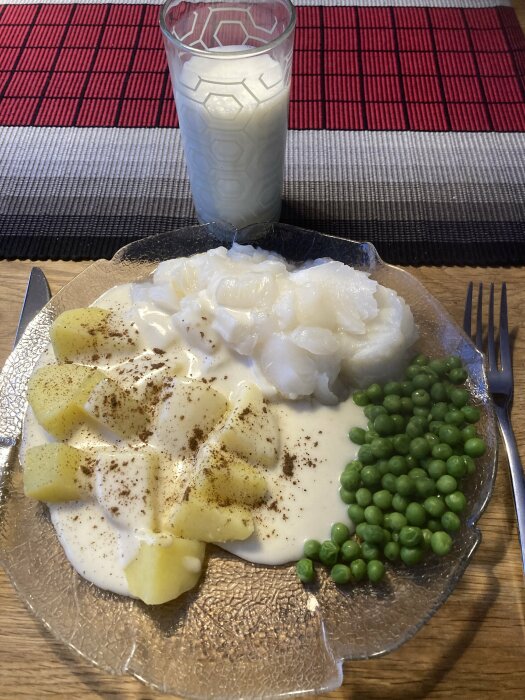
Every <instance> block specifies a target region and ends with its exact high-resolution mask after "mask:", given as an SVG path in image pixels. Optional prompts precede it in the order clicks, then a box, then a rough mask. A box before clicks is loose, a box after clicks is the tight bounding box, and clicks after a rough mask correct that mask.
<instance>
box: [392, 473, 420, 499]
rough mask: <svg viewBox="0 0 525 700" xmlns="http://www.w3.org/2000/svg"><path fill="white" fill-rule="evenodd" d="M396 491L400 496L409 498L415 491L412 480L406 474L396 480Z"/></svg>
mask: <svg viewBox="0 0 525 700" xmlns="http://www.w3.org/2000/svg"><path fill="white" fill-rule="evenodd" d="M396 491H397V493H398V494H399V495H400V496H411V495H412V494H413V493H414V491H415V485H414V480H413V479H411V478H410V477H409V476H408V474H401V476H398V477H397V478H396Z"/></svg>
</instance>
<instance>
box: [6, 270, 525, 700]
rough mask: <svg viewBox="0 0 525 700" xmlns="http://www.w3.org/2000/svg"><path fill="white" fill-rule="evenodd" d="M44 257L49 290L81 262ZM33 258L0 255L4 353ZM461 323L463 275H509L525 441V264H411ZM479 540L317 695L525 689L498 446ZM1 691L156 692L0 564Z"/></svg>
mask: <svg viewBox="0 0 525 700" xmlns="http://www.w3.org/2000/svg"><path fill="white" fill-rule="evenodd" d="M41 266H42V267H43V269H44V270H45V272H46V274H47V275H48V278H49V282H50V285H51V287H52V290H53V291H57V290H58V289H59V288H60V286H62V285H63V284H64V283H65V282H67V281H69V280H70V279H71V278H72V277H73V276H74V275H75V274H77V273H78V272H80V271H81V270H82V269H84V267H86V264H85V263H72V262H46V263H41ZM30 268H31V263H30V262H5V261H0V275H1V279H2V280H3V288H2V290H1V291H0V302H1V303H0V308H1V319H2V323H1V326H0V360H1V361H2V362H3V361H4V360H5V358H6V357H7V355H8V353H9V352H10V349H11V344H12V339H13V336H14V331H15V328H16V324H17V320H18V312H19V308H20V305H21V303H22V299H23V295H24V289H25V284H26V281H27V277H28V274H29V270H30ZM407 269H408V270H409V271H410V272H412V274H414V275H415V276H416V277H417V278H418V279H419V280H420V281H421V282H422V283H423V284H424V285H425V286H426V287H427V289H428V290H429V291H430V292H431V293H432V294H433V295H434V296H435V297H436V298H438V299H439V300H440V301H441V303H442V304H443V305H444V306H445V307H446V308H447V310H448V311H449V312H450V313H451V314H452V315H453V316H454V318H455V319H456V320H457V322H458V323H460V322H461V317H462V312H463V299H464V294H465V288H466V284H467V282H468V281H469V280H471V279H472V280H474V281H475V282H477V281H490V280H493V281H495V282H497V283H499V282H501V281H502V280H506V281H507V282H508V284H509V294H510V298H509V307H510V309H509V310H510V318H511V328H512V332H513V337H514V358H515V378H516V398H515V402H514V409H513V422H514V427H515V430H516V438H517V441H518V445H519V448H520V451H521V454H522V455H523V454H524V447H525V420H524V418H525V370H524V366H523V362H522V359H523V357H524V356H525V338H524V335H523V331H522V329H521V328H520V327H519V325H518V322H519V320H520V318H521V309H522V308H523V307H524V304H525V269H523V268H513V269H480V268H437V267H436V268H428V267H426V268H425V267H422V268H407ZM480 525H481V529H482V532H483V541H482V544H481V545H480V547H479V549H478V551H477V552H476V554H475V555H474V559H473V562H472V563H471V565H470V566H469V568H468V569H467V571H466V573H465V575H464V577H463V579H462V580H461V582H460V583H459V585H458V587H457V589H456V590H455V592H454V593H453V594H452V596H451V597H450V599H449V600H448V601H447V603H446V604H445V605H444V606H443V607H442V608H441V609H440V611H439V612H438V613H437V614H436V615H435V617H434V618H432V620H431V621H430V622H429V623H428V624H427V625H425V627H424V628H423V629H422V630H421V631H420V632H419V633H418V634H417V635H416V637H415V638H414V639H412V640H411V641H409V642H407V643H406V644H405V645H403V646H402V647H401V648H400V649H399V650H397V651H395V652H393V653H391V654H389V655H387V656H385V657H383V658H380V659H373V660H370V661H361V662H353V663H351V664H346V665H345V668H344V671H345V672H344V683H343V686H342V687H341V688H340V689H338V690H337V691H334V692H333V693H329V694H325V695H322V696H320V697H323V698H331V699H332V700H333V699H342V698H370V699H377V700H380V699H381V700H382V699H383V698H385V697H389V698H390V700H412V699H415V698H423V697H428V698H455V697H465V698H486V699H489V698H493V697H495V696H496V694H497V697H498V698H508V699H509V700H511V699H514V698H518V697H525V663H524V662H525V644H524V642H525V639H524V631H525V597H524V586H523V583H524V580H523V573H522V568H521V561H520V554H519V548H518V540H517V533H516V525H515V518H514V511H513V504H512V496H511V490H510V486H509V479H508V474H507V464H506V460H505V454H504V453H503V452H502V453H501V454H500V461H499V473H498V477H497V480H496V486H495V490H494V495H493V497H492V499H491V502H490V504H489V506H488V508H487V511H486V512H485V514H484V515H483V517H482V519H481V523H480ZM0 621H1V624H0V669H1V680H2V682H1V686H0V698H2V699H6V700H7V699H8V698H9V699H10V698H14V697H16V698H35V697H74V698H75V699H78V700H87V699H94V698H107V699H109V698H130V699H131V698H133V699H138V698H141V699H143V700H148V699H151V700H153V698H161V697H166V696H161V695H160V694H158V693H156V692H152V691H149V690H148V689H147V688H145V687H144V686H143V685H142V684H141V683H139V682H138V681H136V680H134V679H132V678H128V677H113V676H109V675H108V674H106V673H103V672H102V671H100V670H98V669H96V668H94V667H92V666H91V665H90V664H88V663H87V662H85V661H84V660H82V659H81V658H80V657H78V656H77V655H75V654H73V652H70V651H68V650H67V649H66V648H65V647H64V646H63V645H62V644H60V643H58V642H56V641H55V640H54V639H53V638H52V636H51V635H50V634H49V633H48V632H47V631H46V630H45V629H44V628H43V627H42V626H41V625H40V624H39V623H38V622H37V621H36V620H35V619H34V618H33V617H32V615H31V614H30V613H29V612H28V611H27V610H26V609H25V607H24V605H23V604H22V603H21V602H20V601H19V600H18V598H17V596H16V594H15V592H14V590H13V588H12V586H11V584H10V583H9V581H8V579H7V577H6V576H5V574H4V573H3V572H1V573H0Z"/></svg>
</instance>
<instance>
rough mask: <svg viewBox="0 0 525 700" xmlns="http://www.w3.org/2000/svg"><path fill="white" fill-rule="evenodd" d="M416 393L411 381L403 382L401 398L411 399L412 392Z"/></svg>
mask: <svg viewBox="0 0 525 700" xmlns="http://www.w3.org/2000/svg"><path fill="white" fill-rule="evenodd" d="M413 391H414V385H413V384H412V382H411V381H410V380H407V381H404V382H401V396H403V397H405V398H410V397H411V396H412V392H413Z"/></svg>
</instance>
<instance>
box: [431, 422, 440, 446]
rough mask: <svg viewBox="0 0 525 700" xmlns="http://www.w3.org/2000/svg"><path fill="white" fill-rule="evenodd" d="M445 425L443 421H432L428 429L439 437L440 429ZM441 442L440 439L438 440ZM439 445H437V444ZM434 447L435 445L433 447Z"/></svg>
mask: <svg viewBox="0 0 525 700" xmlns="http://www.w3.org/2000/svg"><path fill="white" fill-rule="evenodd" d="M442 425H443V421H442V420H431V421H430V423H429V424H428V429H429V430H430V432H431V433H432V434H433V435H436V437H437V436H438V435H439V429H440V428H441V426H442ZM438 440H439V438H438ZM436 444H437V443H436ZM432 447H434V445H432Z"/></svg>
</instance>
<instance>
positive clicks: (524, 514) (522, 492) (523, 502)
mask: <svg viewBox="0 0 525 700" xmlns="http://www.w3.org/2000/svg"><path fill="white" fill-rule="evenodd" d="M473 287H474V285H473V283H472V282H470V283H469V285H468V288H467V298H466V302H465V316H464V319H463V328H464V330H465V333H466V334H467V335H468V336H469V338H470V337H472V334H471V319H472V296H473ZM482 303H483V284H482V283H481V282H480V284H479V288H478V306H477V317H476V335H475V342H476V347H477V348H478V350H479V351H480V352H483V307H482ZM486 360H487V362H486V367H487V383H488V389H489V394H490V396H491V397H492V400H493V402H494V409H495V412H496V417H497V419H498V423H499V427H500V430H501V434H502V436H503V441H504V443H505V447H506V449H507V456H508V460H509V466H510V480H511V484H512V494H513V496H514V507H515V509H516V516H517V520H518V536H519V540H520V546H521V560H522V564H523V568H524V571H525V476H524V474H523V467H522V465H521V460H520V456H519V453H518V447H517V445H516V438H515V437H514V432H513V430H512V425H511V422H510V407H511V404H512V395H513V392H514V379H513V376H512V363H511V350H510V340H509V328H508V314H507V285H506V283H505V282H503V284H502V286H501V301H500V317H499V367H498V354H497V352H496V334H495V330H494V284H491V285H490V295H489V314H488V328H487V354H486Z"/></svg>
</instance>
